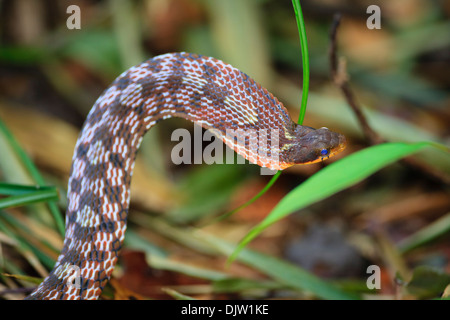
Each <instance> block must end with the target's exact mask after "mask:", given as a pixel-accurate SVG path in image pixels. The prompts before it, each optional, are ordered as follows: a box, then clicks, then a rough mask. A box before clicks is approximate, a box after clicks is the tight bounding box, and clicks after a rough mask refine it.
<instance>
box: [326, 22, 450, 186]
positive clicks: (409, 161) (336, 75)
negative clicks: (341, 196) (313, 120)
mask: <svg viewBox="0 0 450 320" xmlns="http://www.w3.org/2000/svg"><path fill="white" fill-rule="evenodd" d="M340 22H341V15H340V14H335V15H334V17H333V24H332V26H331V32H330V40H331V45H330V52H329V58H330V68H331V78H332V79H333V82H334V83H335V85H336V86H337V87H338V88H339V89H340V90H341V91H342V94H343V95H344V97H345V99H346V101H347V103H348V104H349V106H350V107H351V109H352V110H353V112H354V113H355V116H356V118H357V119H358V122H359V124H360V126H361V129H362V131H363V133H364V136H365V138H366V140H367V142H368V143H369V144H370V145H375V144H380V143H383V142H387V141H386V140H384V139H383V138H381V137H380V135H379V134H378V133H377V132H375V131H374V130H373V129H372V128H371V127H370V125H369V122H368V121H367V118H366V116H365V115H364V114H363V112H362V109H361V107H360V106H359V104H358V103H356V99H355V96H354V94H353V91H352V90H351V88H350V86H349V82H348V76H347V68H346V64H345V62H344V60H343V59H340V60H338V58H337V40H336V38H337V36H336V35H337V30H338V27H339V24H340ZM401 162H402V163H403V164H406V165H407V166H408V167H410V168H412V169H413V170H415V171H417V172H420V173H422V174H424V175H425V176H427V177H428V178H431V179H433V180H434V181H438V182H440V183H444V184H447V185H449V184H450V176H449V175H448V174H446V173H444V172H441V171H440V170H436V169H435V168H432V167H430V166H429V165H427V164H426V163H423V162H421V161H419V160H417V159H414V158H412V157H407V158H404V159H403V160H401Z"/></svg>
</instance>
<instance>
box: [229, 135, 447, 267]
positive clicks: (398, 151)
mask: <svg viewBox="0 0 450 320" xmlns="http://www.w3.org/2000/svg"><path fill="white" fill-rule="evenodd" d="M427 146H433V147H438V148H439V149H442V150H447V148H446V147H445V146H442V145H438V144H436V143H430V142H418V143H412V144H408V143H401V142H398V143H384V144H379V145H375V146H372V147H369V148H366V149H363V150H361V151H359V152H356V153H353V154H351V155H349V156H347V157H346V158H344V159H342V160H340V161H337V162H334V163H332V164H331V165H329V166H327V167H326V168H324V169H322V170H320V171H319V172H317V173H316V174H315V175H313V176H311V177H310V178H309V179H308V180H306V181H305V182H304V183H302V184H301V185H299V186H298V187H296V188H295V189H294V190H292V191H291V192H290V193H289V194H287V195H286V196H285V197H284V198H283V199H282V200H281V201H280V202H279V203H278V204H277V206H276V207H275V208H274V209H273V210H272V211H271V212H270V213H269V215H268V216H267V217H266V218H265V219H264V220H263V221H262V222H261V223H259V224H258V225H257V226H255V227H254V228H253V229H252V230H250V232H249V233H248V234H247V235H246V236H245V237H244V238H243V239H242V240H241V242H240V243H239V245H238V246H237V247H236V249H235V251H234V252H233V253H232V255H231V256H230V257H229V259H228V263H231V262H232V261H233V260H234V259H236V257H237V255H238V254H239V252H240V251H241V250H242V249H243V248H244V247H245V246H246V245H247V244H248V243H249V242H250V241H251V240H252V239H254V238H255V237H256V236H257V235H259V234H260V233H261V232H262V231H263V230H264V229H266V228H267V227H268V226H270V225H271V224H273V223H275V222H276V221H278V220H280V219H282V218H284V217H286V216H287V215H289V214H291V213H293V212H294V211H296V210H299V209H302V208H305V207H306V206H308V205H310V204H312V203H315V202H317V201H319V200H322V199H325V198H326V197H328V196H330V195H332V194H335V193H337V192H339V191H341V190H343V189H345V188H347V187H349V186H351V185H354V184H356V183H357V182H359V181H361V180H363V179H365V178H367V177H368V176H369V175H371V174H373V173H374V172H376V171H377V170H379V169H381V168H383V167H385V166H387V165H389V164H391V163H393V162H395V161H397V160H399V159H401V158H403V157H405V156H408V155H411V154H413V153H415V152H418V151H419V150H421V149H423V148H424V147H427Z"/></svg>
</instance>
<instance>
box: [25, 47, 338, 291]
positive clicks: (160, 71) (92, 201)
mask: <svg viewBox="0 0 450 320" xmlns="http://www.w3.org/2000/svg"><path fill="white" fill-rule="evenodd" d="M170 117H182V118H185V119H187V120H190V121H193V122H194V123H196V124H199V125H201V126H202V127H204V128H206V129H213V130H214V131H215V132H216V133H217V134H218V135H219V136H220V137H221V138H222V139H223V141H224V142H225V143H226V144H227V145H229V146H230V147H231V148H233V149H234V150H235V151H236V152H238V153H240V154H241V155H243V156H244V157H245V158H246V159H248V160H249V161H250V162H253V163H256V164H258V165H260V166H265V167H269V168H271V169H277V170H280V169H284V168H286V167H288V166H290V165H293V164H296V163H312V162H316V161H320V160H322V159H324V158H328V157H330V156H332V155H333V154H335V153H337V152H339V151H340V150H342V149H343V148H344V147H345V138H344V137H343V136H342V135H340V134H337V133H334V132H331V131H329V130H328V129H326V128H321V129H317V130H315V129H313V128H310V127H305V126H300V125H297V124H295V123H294V122H293V121H292V120H291V118H290V117H289V114H288V112H287V110H286V109H285V108H284V107H283V105H282V104H281V103H280V102H279V101H278V100H277V99H276V98H275V97H274V96H273V95H272V94H271V93H269V92H268V91H267V90H266V89H264V88H262V87H261V86H260V85H259V84H257V83H256V82H255V81H253V80H252V79H251V78H250V77H248V76H247V75H246V74H244V73H242V72H241V71H239V70H237V69H235V68H234V67H232V66H230V65H228V64H226V63H224V62H222V61H219V60H216V59H214V58H210V57H205V56H200V55H195V54H189V53H171V54H165V55H161V56H158V57H155V58H153V59H150V60H148V61H146V62H143V63H141V64H140V65H138V66H135V67H132V68H130V69H129V70H127V71H126V72H124V73H123V74H122V75H120V76H119V77H118V78H117V79H116V80H115V81H114V82H113V83H112V85H111V86H110V87H109V88H108V89H106V90H105V92H104V93H103V94H102V95H101V96H100V97H99V99H98V100H97V101H96V103H95V104H94V106H93V108H92V110H91V111H90V113H89V115H88V117H87V120H86V122H85V124H84V126H83V128H82V131H81V133H80V136H79V138H78V141H77V144H76V146H75V152H74V156H73V162H72V168H71V175H70V179H69V184H68V208H67V213H66V234H65V239H64V246H63V249H62V252H61V254H60V256H59V258H58V260H57V262H56V265H55V267H54V269H53V270H52V271H51V273H50V274H49V276H48V277H47V278H46V279H45V280H44V281H43V282H42V283H41V284H40V285H39V286H38V287H37V289H36V290H35V291H33V292H32V293H31V295H30V296H29V297H28V298H29V299H96V298H98V297H99V295H100V294H101V292H102V289H103V287H104V286H105V284H106V282H107V281H108V279H109V278H110V276H111V273H112V271H113V269H114V265H115V264H116V262H117V258H118V255H119V252H120V249H121V247H122V243H123V239H124V235H125V229H126V223H127V215H128V206H129V202H130V182H131V176H132V172H133V166H134V160H135V157H136V152H137V150H138V148H139V145H140V143H141V141H142V138H143V136H144V134H145V132H147V131H148V130H149V129H150V128H151V127H152V126H154V125H155V124H156V123H157V122H159V121H160V120H163V119H166V118H170ZM248 130H250V131H252V132H253V133H256V135H257V138H258V137H262V135H263V134H262V133H261V132H264V135H266V133H267V132H269V131H273V130H276V131H277V132H278V133H279V135H278V137H277V139H273V138H272V137H271V136H269V135H267V136H266V138H267V139H266V140H265V141H266V143H265V145H264V146H261V145H258V146H256V148H255V139H254V137H252V136H247V135H245V131H248ZM230 131H231V132H233V133H234V135H230ZM241 131H243V132H244V133H243V134H241V133H239V132H241ZM236 132H238V134H236ZM256 140H258V139H256ZM275 140H276V141H275ZM275 153H276V154H277V159H276V160H277V161H274V157H273V155H274V154H275ZM77 272H78V273H77ZM74 276H80V278H79V279H80V280H81V281H80V282H79V286H76V285H73V284H72V282H73V277H74Z"/></svg>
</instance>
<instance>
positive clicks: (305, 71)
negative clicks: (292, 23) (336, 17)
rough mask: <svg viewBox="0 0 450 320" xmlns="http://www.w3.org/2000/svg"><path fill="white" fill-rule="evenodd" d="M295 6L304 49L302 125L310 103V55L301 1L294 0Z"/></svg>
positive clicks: (300, 118) (300, 116)
mask: <svg viewBox="0 0 450 320" xmlns="http://www.w3.org/2000/svg"><path fill="white" fill-rule="evenodd" d="M292 5H293V6H294V12H295V18H296V20H297V27H298V33H299V35H300V44H301V46H300V47H301V49H302V66H303V90H302V103H301V107H300V114H299V117H298V124H302V123H303V120H304V119H305V112H306V104H307V103H308V91H309V54H308V40H307V38H306V29H305V21H304V20H303V14H302V8H301V6H300V0H292Z"/></svg>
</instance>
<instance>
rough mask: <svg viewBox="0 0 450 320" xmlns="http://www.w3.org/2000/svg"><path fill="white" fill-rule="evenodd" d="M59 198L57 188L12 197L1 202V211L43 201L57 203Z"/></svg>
mask: <svg viewBox="0 0 450 320" xmlns="http://www.w3.org/2000/svg"><path fill="white" fill-rule="evenodd" d="M58 198H59V196H58V192H57V191H56V188H54V189H49V190H40V191H35V192H30V193H26V194H21V195H16V196H10V197H7V198H3V199H1V200H0V210H1V209H5V208H12V207H19V206H23V205H28V204H33V203H38V202H43V201H57V200H58Z"/></svg>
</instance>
